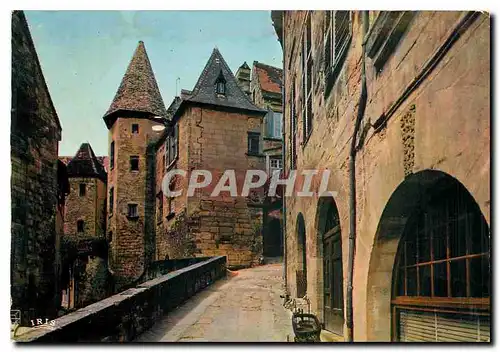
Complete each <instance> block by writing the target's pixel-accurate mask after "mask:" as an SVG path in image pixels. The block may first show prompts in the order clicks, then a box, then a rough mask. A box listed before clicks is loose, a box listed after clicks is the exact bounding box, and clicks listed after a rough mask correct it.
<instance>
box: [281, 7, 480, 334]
mask: <svg viewBox="0 0 500 352" xmlns="http://www.w3.org/2000/svg"><path fill="white" fill-rule="evenodd" d="M376 16H377V13H370V23H371V24H372V25H373V23H374V19H375V18H376ZM464 16H466V13H463V12H418V13H415V14H414V18H413V20H412V21H411V23H410V25H409V27H408V29H407V31H406V33H405V34H404V35H403V37H402V39H401V41H400V42H399V44H398V45H397V46H395V48H394V49H393V52H392V53H391V55H390V56H389V58H388V60H387V62H386V63H385V65H384V67H383V69H382V70H377V69H376V68H375V66H374V62H373V60H372V59H370V58H367V62H366V75H367V90H368V104H367V107H366V111H365V114H364V119H363V122H362V126H361V131H360V133H359V136H358V138H359V140H360V141H361V142H360V147H359V151H358V154H357V157H356V189H357V191H356V204H357V218H356V220H357V240H356V254H355V264H354V282H353V286H354V293H353V299H354V302H353V306H354V339H355V341H366V340H378V341H389V340H390V339H391V336H390V331H391V328H390V326H391V325H390V322H391V318H390V317H391V313H390V299H391V289H390V284H391V273H390V272H384V273H380V275H378V274H377V267H376V266H377V265H381V263H380V262H378V261H376V260H374V259H375V258H374V257H379V258H380V260H385V261H391V260H392V262H393V260H394V254H390V253H383V252H382V253H381V252H380V251H375V250H374V248H376V246H375V244H376V243H377V238H376V233H377V228H378V225H379V223H380V220H381V216H382V213H383V210H384V208H385V206H386V204H387V203H388V201H389V199H390V197H391V195H392V194H393V193H394V191H395V190H396V188H397V187H398V186H399V185H400V184H402V183H403V182H404V181H405V178H407V177H409V175H410V176H411V175H414V174H417V173H419V172H421V171H423V170H435V171H440V172H443V173H445V174H448V175H451V176H452V177H454V178H455V179H456V180H458V181H459V182H460V183H462V184H463V185H464V186H465V187H466V189H467V190H468V191H469V192H470V193H471V195H472V196H473V197H474V199H475V200H476V202H477V204H478V205H479V207H480V209H481V211H482V213H483V215H484V217H485V218H486V220H487V222H488V223H489V222H490V138H489V136H490V101H489V96H490V63H489V57H490V39H489V38H490V34H489V30H490V24H489V18H488V15H487V14H481V15H479V16H478V17H477V18H476V19H475V20H474V21H472V22H470V23H469V25H468V26H467V27H460V23H461V20H462V19H463V18H464ZM304 20H305V12H303V11H293V12H287V14H286V15H285V23H284V26H285V37H284V43H285V44H284V48H285V49H284V66H285V67H288V66H289V67H290V69H286V70H285V87H290V84H292V83H291V82H293V80H294V79H295V84H296V92H297V97H296V101H295V104H296V111H297V125H298V129H297V169H298V171H299V172H300V170H304V169H317V168H319V169H326V168H327V169H329V170H332V173H331V176H330V181H329V188H328V189H329V190H332V191H336V192H338V193H337V195H336V196H335V204H336V206H337V208H338V212H339V216H340V227H341V236H342V256H343V274H344V285H343V287H344V297H346V291H345V290H346V287H347V285H346V281H345V280H346V278H347V262H348V234H349V177H348V175H349V163H348V161H349V144H350V140H351V138H352V133H353V129H354V120H355V117H356V114H357V109H358V101H359V96H360V75H361V43H362V40H363V36H362V23H361V12H358V11H356V12H354V13H353V28H352V33H353V35H352V41H351V44H350V47H349V49H348V52H347V57H346V61H345V63H344V64H343V67H342V69H341V70H340V73H339V76H338V78H337V80H336V82H335V84H334V86H333V89H332V90H331V92H330V94H327V95H326V96H325V94H324V87H325V80H324V78H325V77H324V75H323V71H322V70H321V60H315V63H314V67H315V70H314V75H313V78H314V80H315V81H314V83H313V87H316V88H315V89H314V91H313V93H314V95H313V113H314V119H313V127H312V134H311V135H310V137H309V139H308V140H307V142H305V143H303V140H304V138H303V131H302V128H301V126H302V117H301V106H302V105H301V104H303V101H302V99H301V98H300V96H301V95H300V92H301V87H302V82H301V73H302V72H301V54H300V50H301V42H300V40H301V38H302V30H303V28H305V26H303V24H304ZM323 22H324V12H323V11H314V12H312V28H313V31H312V42H313V43H312V50H313V57H315V58H322V57H323V56H322V55H323V54H322V53H323V50H324V48H323V40H324V23H323ZM458 32H460V33H461V35H460V36H457V38H456V40H455V41H454V42H453V43H452V45H450V46H448V47H446V49H445V50H444V51H442V46H443V45H444V43H445V42H446V41H447V40H449V38H453V36H454V35H455V34H456V33H458ZM294 42H295V46H294V45H293V43H294ZM292 47H295V49H294V52H291V48H292ZM440 55H441V56H440ZM317 61H319V62H317ZM429 62H432V63H433V65H434V66H433V67H432V71H430V74H427V73H429V72H427V71H425V69H426V68H427V67H428V64H429ZM422 77H423V78H422ZM417 81H418V84H415V82H417ZM290 96H291V95H290V89H289V88H288V89H287V90H286V96H285V106H286V109H285V121H286V134H287V137H286V138H287V141H288V138H289V136H290V118H291V117H290ZM412 119H414V120H412ZM402 121H403V122H402ZM408 126H410V128H408ZM402 127H403V129H402ZM407 133H410V134H411V139H412V141H411V142H408V138H403V137H405V136H406V134H407ZM406 137H408V136H406ZM285 165H286V166H287V167H288V165H290V149H289V144H288V143H287V153H286V162H285ZM472 170H474V171H472ZM408 201H410V199H409V200H408ZM319 204H320V199H318V197H288V198H287V200H286V211H287V214H286V218H287V231H286V246H287V247H286V257H287V284H288V286H287V288H288V290H289V292H290V293H291V294H292V295H293V294H294V293H295V292H297V290H296V287H297V283H296V280H295V272H296V270H300V268H299V264H300V259H299V257H300V255H301V253H300V252H299V246H298V243H297V237H298V236H297V218H298V216H299V214H303V216H304V219H305V227H306V253H307V295H308V297H309V298H310V299H311V308H312V311H313V313H315V314H318V315H319V316H320V318H321V319H322V314H323V313H322V312H323V277H322V275H323V269H322V242H321V236H320V234H318V217H319V212H318V208H319ZM372 266H373V267H372ZM370 277H373V278H376V279H374V280H371V279H370ZM374 292H377V296H375V295H374ZM373 297H376V298H375V299H372V298H373ZM346 330H347V329H345V328H344V332H346Z"/></svg>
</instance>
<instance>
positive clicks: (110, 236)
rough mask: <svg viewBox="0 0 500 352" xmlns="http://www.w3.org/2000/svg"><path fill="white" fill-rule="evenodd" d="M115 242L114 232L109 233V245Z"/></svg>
mask: <svg viewBox="0 0 500 352" xmlns="http://www.w3.org/2000/svg"><path fill="white" fill-rule="evenodd" d="M112 242H113V231H109V232H108V243H112Z"/></svg>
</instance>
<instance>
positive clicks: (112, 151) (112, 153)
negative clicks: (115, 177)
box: [109, 141, 115, 169]
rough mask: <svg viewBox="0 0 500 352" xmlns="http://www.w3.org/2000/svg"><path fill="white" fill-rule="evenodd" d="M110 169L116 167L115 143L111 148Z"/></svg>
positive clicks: (112, 143)
mask: <svg viewBox="0 0 500 352" xmlns="http://www.w3.org/2000/svg"><path fill="white" fill-rule="evenodd" d="M109 155H110V159H111V160H110V167H111V169H113V168H114V167H115V141H113V142H111V147H110V152H109Z"/></svg>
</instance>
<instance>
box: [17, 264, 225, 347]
mask: <svg viewBox="0 0 500 352" xmlns="http://www.w3.org/2000/svg"><path fill="white" fill-rule="evenodd" d="M225 274H226V258H225V257H214V258H210V259H208V260H205V261H203V262H200V263H197V264H193V265H190V266H188V267H186V268H183V269H180V270H177V271H174V272H171V273H169V274H167V275H163V276H161V277H159V278H156V279H153V280H150V281H146V282H144V283H142V284H140V285H138V286H137V287H135V288H131V289H128V290H126V291H123V292H121V293H119V294H116V295H114V296H111V297H109V298H106V299H104V300H102V301H99V302H97V303H94V304H91V305H89V306H87V307H85V308H82V309H79V310H77V311H76V312H74V313H71V314H68V315H65V316H62V317H60V318H58V319H56V320H55V321H54V322H53V324H54V325H53V327H52V328H49V327H47V328H38V329H34V330H33V331H31V332H29V333H26V334H24V335H22V336H20V337H19V338H18V339H17V341H18V342H44V343H46V342H126V341H131V340H133V339H134V338H135V337H137V336H138V335H139V334H141V333H142V332H144V331H146V330H148V329H149V328H151V326H153V324H154V323H155V321H156V320H158V319H159V318H160V317H161V316H163V315H164V314H165V313H167V312H170V311H172V310H173V309H175V308H176V307H178V306H179V305H180V304H182V303H183V302H184V301H185V300H187V299H188V298H190V297H192V296H193V295H194V294H196V293H197V292H198V291H200V290H202V289H203V288H205V287H207V286H209V285H211V284H212V283H213V282H215V281H216V280H218V279H220V278H222V277H224V275H225Z"/></svg>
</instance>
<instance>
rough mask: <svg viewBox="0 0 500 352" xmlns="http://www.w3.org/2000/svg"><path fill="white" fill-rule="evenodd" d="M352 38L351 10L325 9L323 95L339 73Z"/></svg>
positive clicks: (328, 90)
mask: <svg viewBox="0 0 500 352" xmlns="http://www.w3.org/2000/svg"><path fill="white" fill-rule="evenodd" d="M351 38H352V19H351V11H326V16H325V39H324V49H325V53H324V62H325V96H327V95H328V94H329V93H330V91H331V89H332V87H333V85H334V84H335V81H336V79H337V77H338V75H339V73H340V70H341V68H342V65H343V63H344V61H345V58H346V54H347V50H348V48H349V45H350V43H351Z"/></svg>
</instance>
